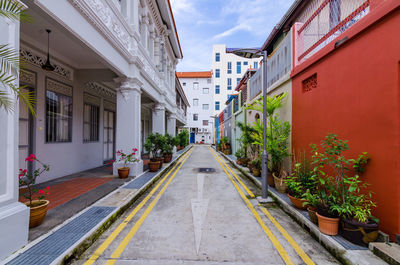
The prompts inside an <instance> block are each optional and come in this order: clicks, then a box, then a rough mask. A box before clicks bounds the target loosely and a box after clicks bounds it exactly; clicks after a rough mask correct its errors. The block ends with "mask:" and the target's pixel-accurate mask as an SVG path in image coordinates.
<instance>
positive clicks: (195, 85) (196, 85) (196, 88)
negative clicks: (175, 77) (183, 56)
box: [193, 82, 199, 90]
mask: <svg viewBox="0 0 400 265" xmlns="http://www.w3.org/2000/svg"><path fill="white" fill-rule="evenodd" d="M198 89H199V83H198V82H194V83H193V90H198Z"/></svg>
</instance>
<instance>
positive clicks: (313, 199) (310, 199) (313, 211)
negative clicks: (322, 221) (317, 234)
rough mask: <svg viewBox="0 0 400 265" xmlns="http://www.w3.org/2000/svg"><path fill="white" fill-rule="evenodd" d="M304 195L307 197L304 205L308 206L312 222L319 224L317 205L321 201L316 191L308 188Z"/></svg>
mask: <svg viewBox="0 0 400 265" xmlns="http://www.w3.org/2000/svg"><path fill="white" fill-rule="evenodd" d="M303 197H304V198H305V199H306V202H305V205H304V206H307V212H308V216H309V217H310V220H311V222H313V223H314V224H318V217H317V206H318V202H319V200H318V196H317V195H316V194H315V191H313V192H311V191H310V189H308V190H307V191H306V193H305V194H304V196H303Z"/></svg>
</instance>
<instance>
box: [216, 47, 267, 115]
mask: <svg viewBox="0 0 400 265" xmlns="http://www.w3.org/2000/svg"><path fill="white" fill-rule="evenodd" d="M233 50H237V49H233V48H227V47H226V45H225V44H216V45H214V46H213V53H212V64H211V69H212V72H213V78H212V79H213V89H212V94H213V95H214V102H213V113H214V115H217V114H219V113H220V112H221V110H223V109H224V108H225V102H226V101H227V100H228V97H229V95H232V94H234V93H235V88H236V86H237V85H238V83H239V81H240V80H241V79H242V77H243V74H244V73H245V72H246V71H247V69H250V68H255V69H257V68H258V67H259V65H260V60H261V59H259V58H258V59H245V58H242V57H239V56H236V55H234V54H233V53H231V51H233Z"/></svg>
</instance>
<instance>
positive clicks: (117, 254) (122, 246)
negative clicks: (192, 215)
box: [106, 150, 193, 265]
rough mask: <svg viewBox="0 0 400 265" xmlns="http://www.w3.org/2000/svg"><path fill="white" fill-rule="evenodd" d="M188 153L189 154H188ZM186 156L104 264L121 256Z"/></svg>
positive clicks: (113, 261) (109, 263)
mask: <svg viewBox="0 0 400 265" xmlns="http://www.w3.org/2000/svg"><path fill="white" fill-rule="evenodd" d="M192 151H193V150H192ZM192 151H191V152H190V154H191V153H192ZM190 154H189V155H190ZM189 155H188V156H186V157H185V159H184V160H183V161H182V163H181V164H180V165H179V167H178V168H177V170H176V171H175V172H174V174H173V175H172V176H171V178H170V179H169V180H168V181H167V183H165V185H164V187H162V189H161V190H160V191H159V193H158V194H157V196H156V197H155V198H154V200H153V201H152V202H151V203H150V205H149V206H148V207H147V209H146V210H145V211H144V213H143V214H142V216H140V218H139V220H138V221H137V222H136V223H135V224H134V225H133V227H132V228H131V230H130V231H129V233H128V234H127V235H126V236H125V238H124V239H123V240H122V241H121V243H120V244H119V245H118V247H117V249H116V250H115V251H114V252H113V254H112V255H111V259H109V260H108V261H107V262H106V265H111V264H115V262H116V261H117V259H118V258H119V257H120V256H121V254H122V252H123V251H124V250H125V248H126V246H127V245H128V244H129V242H130V241H131V240H132V238H133V236H134V235H135V234H136V232H137V231H138V230H139V228H140V226H141V225H142V224H143V222H144V220H146V218H147V216H148V215H149V214H150V212H151V210H152V209H153V208H154V206H155V205H156V203H157V201H158V200H159V199H160V197H161V195H163V193H164V192H165V190H166V189H167V187H168V185H169V184H170V183H171V181H172V180H173V179H174V177H175V175H176V174H177V173H178V171H179V170H180V169H181V167H182V166H183V164H184V163H185V162H186V160H187V159H188V157H189Z"/></svg>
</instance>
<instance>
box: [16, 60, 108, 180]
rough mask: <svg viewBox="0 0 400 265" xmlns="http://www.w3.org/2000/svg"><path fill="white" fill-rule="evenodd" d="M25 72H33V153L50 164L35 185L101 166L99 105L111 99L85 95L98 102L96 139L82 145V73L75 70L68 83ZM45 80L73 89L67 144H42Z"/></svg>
mask: <svg viewBox="0 0 400 265" xmlns="http://www.w3.org/2000/svg"><path fill="white" fill-rule="evenodd" d="M28 70H29V71H31V72H33V73H36V85H32V86H34V90H35V93H36V96H37V105H36V117H35V118H34V127H33V135H34V138H33V139H34V140H33V145H34V146H33V153H34V154H36V156H37V157H38V158H39V159H40V160H41V161H42V162H44V163H46V164H49V165H50V171H49V172H45V173H44V174H43V175H42V176H41V177H40V178H38V183H41V182H44V181H47V180H51V179H54V178H59V177H63V176H65V175H68V174H72V173H76V172H79V171H82V170H86V169H90V168H94V167H98V166H101V165H103V103H104V100H107V101H108V102H113V103H115V98H104V97H103V96H101V95H99V94H95V93H93V91H89V92H88V93H90V94H91V95H94V96H96V97H98V98H99V99H100V105H99V114H100V117H99V140H98V141H97V142H84V141H83V106H84V91H85V90H87V91H88V89H85V85H84V81H83V80H86V79H87V77H86V73H82V74H80V73H79V71H78V70H76V69H75V70H74V80H73V81H71V80H67V79H65V78H62V77H60V76H59V75H57V74H55V73H53V72H46V71H44V70H42V69H41V68H39V67H36V66H33V65H28ZM46 78H51V79H53V80H56V81H58V82H60V83H63V84H66V85H69V86H72V87H73V90H72V91H73V97H72V108H73V110H72V141H71V142H66V143H46ZM93 81H95V80H93ZM20 160H21V158H20ZM22 160H23V158H22Z"/></svg>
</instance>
